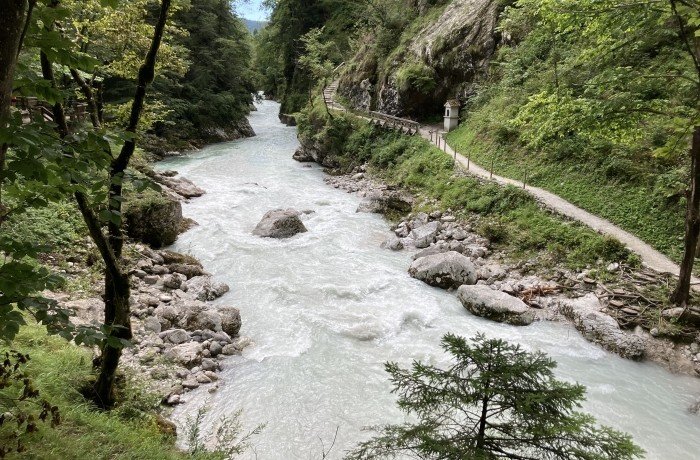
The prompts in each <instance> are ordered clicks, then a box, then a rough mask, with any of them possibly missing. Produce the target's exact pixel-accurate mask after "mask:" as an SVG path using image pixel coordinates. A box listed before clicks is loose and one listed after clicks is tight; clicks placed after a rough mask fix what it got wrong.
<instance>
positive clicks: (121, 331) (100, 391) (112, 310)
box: [75, 192, 131, 408]
mask: <svg viewBox="0 0 700 460" xmlns="http://www.w3.org/2000/svg"><path fill="white" fill-rule="evenodd" d="M75 201H76V202H77V203H78V209H80V213H81V214H82V215H83V220H84V221H85V224H86V225H87V228H88V232H89V233H90V237H91V238H92V240H93V241H94V242H95V245H96V246H97V249H98V251H99V252H100V255H101V256H102V260H103V261H104V262H105V297H104V300H105V321H104V324H105V325H106V326H108V327H109V328H111V330H110V331H109V332H108V336H109V340H108V341H107V342H106V343H105V344H104V346H103V347H102V364H101V368H100V376H99V378H98V380H97V383H96V384H95V401H96V402H97V403H98V404H99V405H100V406H101V407H103V408H110V407H112V406H114V403H115V399H116V398H115V395H114V380H115V376H116V373H117V367H118V366H119V359H120V358H121V354H122V346H121V342H119V341H121V340H130V339H131V319H130V317H129V314H130V311H129V296H130V294H131V287H130V285H129V278H128V276H127V274H126V273H124V272H123V271H122V270H121V268H120V266H119V259H118V258H117V257H116V256H115V255H114V251H113V250H112V247H111V246H110V244H109V239H108V238H107V236H106V235H105V234H104V233H102V225H101V224H100V221H99V219H98V218H97V216H96V215H95V213H94V212H93V210H92V208H91V207H90V205H89V203H88V200H87V197H86V196H85V195H84V194H83V193H81V192H77V193H76V194H75ZM110 340H111V341H118V342H119V343H113V344H110Z"/></svg>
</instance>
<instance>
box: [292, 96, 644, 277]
mask: <svg viewBox="0 0 700 460" xmlns="http://www.w3.org/2000/svg"><path fill="white" fill-rule="evenodd" d="M298 122H299V132H300V136H301V137H302V141H303V142H307V141H308V142H314V143H315V144H316V145H319V146H321V147H322V148H323V150H324V152H326V153H327V154H328V157H329V162H331V163H334V164H336V165H337V166H338V167H339V168H340V169H341V170H351V169H352V168H353V167H354V166H358V165H361V164H363V163H365V162H368V163H369V165H370V167H371V168H372V169H373V171H374V172H376V173H378V174H379V175H381V176H382V177H383V178H384V179H385V180H387V181H388V182H390V183H393V184H397V185H400V186H403V187H406V188H408V189H409V190H411V191H413V192H415V193H416V194H419V195H421V196H424V197H427V198H430V199H436V200H438V201H439V203H440V206H441V207H442V208H444V209H446V208H452V209H453V210H455V211H456V212H458V213H460V214H461V215H463V216H465V217H467V218H473V219H475V222H476V228H477V230H478V231H479V232H480V233H482V234H483V235H484V236H486V237H487V238H489V239H490V240H491V242H492V243H493V244H494V245H495V247H497V248H501V249H504V250H506V251H507V252H508V253H509V254H510V255H511V256H512V257H515V258H519V257H523V258H529V257H537V258H538V262H539V264H540V266H541V267H546V266H552V265H553V264H556V263H559V262H564V263H565V264H567V265H568V266H569V267H572V268H582V267H585V266H587V265H595V264H596V263H597V262H600V261H608V262H609V261H626V260H629V261H633V259H634V256H632V255H631V254H630V253H629V251H628V250H627V249H625V248H624V246H623V245H622V244H621V243H620V242H618V241H617V240H615V239H612V238H609V237H604V236H601V235H599V234H597V233H596V232H594V231H593V230H591V229H589V228H588V227H585V226H583V225H581V224H578V223H575V222H568V221H565V220H562V219H560V218H557V217H556V216H554V215H552V214H550V213H548V212H547V211H545V210H542V209H541V208H540V207H539V206H538V205H537V203H536V202H535V200H534V199H533V198H532V197H531V196H530V195H529V194H527V193H525V192H524V191H522V190H520V189H517V188H515V187H502V186H499V185H496V184H493V183H488V182H482V181H479V180H477V179H474V178H472V177H469V176H465V175H462V174H458V173H457V172H456V170H455V167H454V165H453V161H452V159H451V158H450V157H449V156H447V155H445V153H444V152H442V151H441V150H439V149H438V148H436V147H435V146H433V145H431V144H430V143H429V142H427V141H425V140H423V139H421V138H419V137H407V136H405V135H402V134H398V133H391V132H387V131H385V130H382V129H379V128H376V127H374V126H372V125H369V124H367V122H366V121H364V120H361V119H358V118H355V117H353V116H345V115H342V116H341V115H339V114H336V115H335V116H334V117H333V118H332V119H331V118H329V117H328V116H327V114H326V113H325V111H324V110H323V108H322V104H316V105H315V106H314V108H313V109H307V110H304V111H303V112H302V113H301V114H300V116H299V117H298Z"/></svg>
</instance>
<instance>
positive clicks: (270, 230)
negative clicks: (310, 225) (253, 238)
mask: <svg viewBox="0 0 700 460" xmlns="http://www.w3.org/2000/svg"><path fill="white" fill-rule="evenodd" d="M306 231H307V230H306V227H305V226H304V224H303V223H302V221H301V219H299V211H297V210H295V209H273V210H272V211H268V212H267V213H265V215H264V216H263V218H262V220H261V221H260V223H258V225H257V226H256V227H255V230H253V235H258V236H262V237H267V238H289V237H291V236H294V235H296V234H297V233H304V232H306Z"/></svg>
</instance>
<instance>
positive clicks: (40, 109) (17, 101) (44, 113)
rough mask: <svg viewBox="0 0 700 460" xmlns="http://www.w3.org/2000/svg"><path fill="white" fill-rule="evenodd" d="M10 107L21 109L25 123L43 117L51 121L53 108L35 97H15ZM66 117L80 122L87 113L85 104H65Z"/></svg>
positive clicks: (71, 120)
mask: <svg viewBox="0 0 700 460" xmlns="http://www.w3.org/2000/svg"><path fill="white" fill-rule="evenodd" d="M12 107H15V108H17V109H19V110H21V111H22V112H23V113H24V114H25V123H29V122H30V121H31V120H35V119H37V118H38V119H40V120H41V119H43V120H44V121H53V108H52V107H51V105H49V104H48V103H46V102H44V101H39V100H38V99H37V98H35V97H17V98H13V99H12ZM66 109H67V110H66V117H67V118H68V121H70V122H73V123H75V122H82V121H84V120H85V117H86V115H87V104H86V103H84V102H77V101H73V102H71V103H69V104H67V106H66Z"/></svg>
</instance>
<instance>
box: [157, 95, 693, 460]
mask: <svg viewBox="0 0 700 460" xmlns="http://www.w3.org/2000/svg"><path fill="white" fill-rule="evenodd" d="M258 108H259V110H258V111H257V112H253V113H252V114H251V116H250V121H251V124H252V125H253V128H254V129H255V132H256V133H257V136H256V137H254V138H250V139H244V140H239V141H235V142H229V143H223V144H217V145H212V146H209V147H207V148H204V149H202V150H201V151H198V152H196V153H193V154H191V155H187V156H183V157H178V158H171V159H168V160H166V161H164V162H162V163H160V164H159V165H158V167H159V168H161V169H175V170H177V171H179V172H180V173H181V174H182V175H184V176H186V177H188V178H189V179H191V180H193V181H194V182H195V183H196V184H197V185H199V186H200V187H202V188H204V189H205V190H206V191H207V194H206V195H204V196H203V197H201V198H197V199H194V200H192V201H191V202H190V203H187V204H185V205H184V214H185V215H186V216H187V217H191V218H193V219H194V220H195V221H197V222H198V223H199V226H196V227H194V228H193V229H192V230H190V231H189V232H187V233H185V234H184V235H181V236H180V238H179V239H178V241H177V243H176V244H175V245H174V247H173V249H174V250H177V251H180V252H186V253H190V254H192V255H194V256H196V257H197V258H199V259H200V260H201V261H202V262H203V264H204V266H205V268H206V269H207V270H208V271H209V272H210V273H212V274H213V275H214V276H215V277H216V278H217V279H218V280H220V281H224V282H226V283H227V284H229V286H230V287H231V291H230V293H228V294H227V295H225V296H224V297H222V298H221V299H219V300H218V302H220V303H223V304H227V305H233V306H235V307H237V308H239V309H240V310H241V316H242V318H243V327H242V329H241V334H242V335H245V336H248V337H250V338H251V339H252V340H253V341H254V342H255V344H254V345H253V346H251V347H249V348H247V349H246V350H245V351H244V352H243V355H242V356H239V357H232V358H231V359H230V360H228V361H226V362H225V368H224V370H223V371H222V372H221V373H220V376H221V382H220V388H219V390H218V391H217V392H215V393H213V394H210V393H208V391H207V389H206V388H200V389H198V390H196V391H194V392H192V393H188V394H187V396H186V399H187V403H186V404H184V405H182V406H179V407H178V409H177V410H176V412H175V414H174V416H175V418H176V419H177V420H178V421H179V422H180V423H182V422H183V421H184V419H185V418H186V417H187V416H188V415H190V416H191V415H192V414H193V413H194V412H196V410H197V408H198V407H199V406H201V405H203V404H205V403H206V404H207V405H208V406H209V412H208V413H207V415H206V419H205V421H204V423H203V427H202V428H203V429H204V431H205V432H208V431H211V430H213V429H215V427H216V426H217V423H218V421H219V420H220V419H221V417H222V416H225V415H230V414H233V413H234V412H235V411H236V410H237V409H242V410H243V414H242V422H243V426H244V429H248V430H249V429H251V428H252V427H254V426H255V425H257V424H259V423H267V427H266V428H265V430H264V431H263V432H262V434H260V435H258V436H257V437H255V438H254V439H253V441H252V444H253V447H252V449H250V450H248V451H247V452H246V453H245V454H244V455H242V457H241V458H245V459H254V458H255V459H260V460H277V459H279V460H286V459H321V458H323V453H324V452H326V451H328V450H329V448H330V446H331V444H332V443H333V440H334V438H335V437H336V431H337V438H336V439H335V444H334V445H333V447H332V449H331V450H330V453H329V454H328V456H327V457H326V458H328V459H338V458H342V457H343V454H344V451H346V450H347V449H349V448H350V447H352V446H353V445H354V444H355V443H356V442H357V441H358V440H360V439H365V438H367V437H368V434H367V433H366V432H363V431H362V428H363V427H364V426H369V425H377V424H381V423H387V422H401V421H403V420H404V419H403V416H402V414H401V413H400V412H399V411H398V409H397V408H396V406H395V396H394V395H393V394H391V393H390V390H391V385H390V384H389V381H388V379H387V374H386V373H385V372H384V366H383V365H384V363H385V362H387V361H396V362H399V363H400V364H402V365H403V366H404V367H407V366H409V365H410V363H411V362H412V360H421V361H424V362H427V363H433V364H441V363H446V362H447V360H446V356H445V355H444V353H443V352H442V350H441V348H440V346H439V342H440V338H441V337H442V336H443V335H444V334H445V333H446V332H453V333H455V334H458V335H462V336H465V337H471V336H473V335H475V334H476V333H477V332H483V333H485V334H486V335H487V336H489V337H499V338H504V339H507V340H509V341H512V342H517V343H520V344H521V345H522V346H523V347H524V348H525V349H527V350H532V351H535V350H542V351H544V352H546V353H548V354H549V356H550V357H552V358H553V359H555V360H556V361H557V363H558V367H557V370H556V373H557V375H558V377H559V378H561V379H564V380H567V381H571V382H574V381H578V382H580V383H582V384H584V385H586V386H587V388H588V392H587V401H586V402H585V403H584V407H583V409H584V410H585V411H587V412H590V413H591V414H593V415H594V416H595V417H596V418H597V419H598V422H599V423H602V424H606V425H610V426H613V427H615V428H617V429H619V430H623V431H626V432H629V433H631V434H632V435H633V437H634V440H635V442H636V443H638V444H639V445H641V446H642V447H643V448H644V449H645V450H646V451H647V458H649V459H663V460H686V459H696V458H700V417H697V416H693V415H691V414H689V413H688V412H687V408H688V406H690V405H691V404H692V403H693V401H694V400H695V398H696V397H697V396H698V395H700V380H697V379H693V378H690V377H684V376H676V375H672V374H670V373H669V372H667V371H665V370H664V369H662V368H660V367H658V366H656V365H653V364H649V363H636V362H632V361H628V360H624V359H622V358H619V357H618V356H615V355H612V354H610V353H607V352H605V351H603V350H602V349H600V348H599V347H597V346H595V345H592V344H590V343H589V342H587V341H586V340H584V339H583V338H582V337H581V336H580V335H579V334H578V332H576V331H575V330H574V329H573V328H571V327H570V326H568V325H564V324H556V323H550V322H539V323H535V324H533V325H531V326H529V327H522V328H519V327H513V326H507V325H503V324H498V323H494V322H490V321H487V320H483V319H481V318H478V317H475V316H473V315H471V314H470V313H468V312H467V311H466V310H465V309H464V308H463V307H462V306H461V304H460V302H459V301H458V300H457V298H456V297H455V295H454V294H453V293H450V292H447V291H443V290H440V289H437V288H432V287H429V286H428V285H426V284H424V283H422V282H420V281H417V280H414V279H412V278H410V277H409V276H408V274H407V269H408V266H409V265H410V262H411V259H410V256H411V253H409V252H407V251H401V252H392V251H389V250H383V249H380V248H379V245H380V243H381V242H382V241H383V240H385V239H386V238H387V237H389V236H390V235H391V232H390V231H389V228H388V227H389V226H388V224H387V223H386V221H384V219H383V218H382V217H381V216H379V215H374V214H361V213H356V212H355V210H356V208H357V205H358V204H359V202H360V199H359V198H358V197H356V196H354V195H352V194H347V193H345V192H344V191H340V190H336V189H334V188H332V187H329V186H328V185H326V184H325V183H324V182H323V177H324V173H323V171H322V170H321V169H320V168H319V167H318V166H311V167H309V165H308V164H306V165H305V164H301V163H297V162H296V161H294V160H292V158H291V157H292V153H293V152H294V150H295V149H296V147H297V146H298V142H297V139H296V129H295V128H291V127H286V126H284V125H282V124H280V123H279V122H278V120H277V112H278V110H279V105H278V104H276V103H273V102H268V101H265V102H262V103H260V104H258ZM288 207H292V208H296V209H298V210H311V211H313V213H311V214H309V215H308V216H306V217H305V218H304V223H305V225H306V227H307V228H308V230H309V231H308V232H307V233H303V234H299V235H296V236H295V237H293V238H290V239H285V240H275V239H268V238H259V237H256V236H253V235H252V234H251V231H252V230H253V228H254V227H255V225H256V224H257V222H258V221H259V220H260V218H261V217H262V216H263V214H264V213H265V212H267V211H268V210H270V209H274V208H288Z"/></svg>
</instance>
